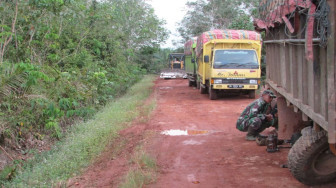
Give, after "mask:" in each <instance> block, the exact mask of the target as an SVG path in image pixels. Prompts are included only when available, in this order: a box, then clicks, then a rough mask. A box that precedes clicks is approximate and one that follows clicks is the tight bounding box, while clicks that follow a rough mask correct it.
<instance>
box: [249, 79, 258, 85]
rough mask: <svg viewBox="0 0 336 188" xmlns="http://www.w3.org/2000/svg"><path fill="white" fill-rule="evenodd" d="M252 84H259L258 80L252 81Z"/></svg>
mask: <svg viewBox="0 0 336 188" xmlns="http://www.w3.org/2000/svg"><path fill="white" fill-rule="evenodd" d="M250 84H258V80H250Z"/></svg>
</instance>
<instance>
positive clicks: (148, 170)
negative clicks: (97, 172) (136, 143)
mask: <svg viewBox="0 0 336 188" xmlns="http://www.w3.org/2000/svg"><path fill="white" fill-rule="evenodd" d="M131 163H133V164H134V166H135V167H134V168H133V169H131V170H129V172H128V174H127V175H126V177H125V180H124V182H123V183H122V184H121V185H120V188H138V187H143V186H145V185H146V184H150V183H152V182H155V181H156V178H157V177H156V171H157V164H156V160H155V159H154V158H153V157H151V156H150V155H148V154H147V153H146V152H145V150H144V149H143V147H142V146H140V147H138V149H137V151H136V152H135V154H134V155H133V157H132V159H131Z"/></svg>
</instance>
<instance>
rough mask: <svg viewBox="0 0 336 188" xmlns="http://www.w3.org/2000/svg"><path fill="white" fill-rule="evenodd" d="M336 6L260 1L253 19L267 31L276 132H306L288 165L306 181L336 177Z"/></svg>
mask: <svg viewBox="0 0 336 188" xmlns="http://www.w3.org/2000/svg"><path fill="white" fill-rule="evenodd" d="M335 9H336V1H335V0H314V1H311V0H261V1H260V19H258V20H255V25H256V29H257V30H265V31H266V37H265V40H264V44H265V45H266V78H267V84H268V86H269V87H270V89H272V90H273V91H274V92H275V93H276V94H277V96H278V99H277V104H278V112H279V130H278V134H279V135H278V136H279V138H282V139H290V138H291V137H292V135H293V134H294V133H296V132H301V133H302V136H301V137H300V138H299V139H298V140H297V141H296V142H295V144H294V145H293V147H292V148H291V150H290V151H289V154H288V166H289V169H290V171H291V173H292V174H293V176H294V177H295V178H297V179H298V180H299V181H300V182H302V183H304V184H307V185H316V184H321V183H325V182H329V181H335V179H336V145H335V144H336V127H335V117H336V116H335V106H336V105H335V101H336V99H335V97H336V96H335V84H336V82H335V71H336V70H335V68H336V66H335V65H336V61H335V54H336V49H335V45H336V40H335V38H336V34H335V27H336V25H335V17H336V14H335ZM307 122H308V123H307ZM307 124H308V126H307Z"/></svg>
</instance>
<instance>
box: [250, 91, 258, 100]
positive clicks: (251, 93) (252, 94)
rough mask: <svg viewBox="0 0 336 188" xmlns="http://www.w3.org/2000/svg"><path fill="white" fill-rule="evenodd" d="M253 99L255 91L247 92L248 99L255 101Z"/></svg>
mask: <svg viewBox="0 0 336 188" xmlns="http://www.w3.org/2000/svg"><path fill="white" fill-rule="evenodd" d="M255 97H256V94H255V90H252V91H249V98H250V99H255Z"/></svg>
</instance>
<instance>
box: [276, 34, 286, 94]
mask: <svg viewBox="0 0 336 188" xmlns="http://www.w3.org/2000/svg"><path fill="white" fill-rule="evenodd" d="M280 35H281V36H280V37H281V39H284V38H285V36H284V33H283V32H281V33H280ZM279 47H280V51H279V55H280V57H279V61H280V63H279V66H280V69H278V70H279V71H280V73H279V84H280V85H281V87H282V88H285V89H286V90H287V88H286V85H287V80H286V78H287V77H286V71H287V69H286V67H288V65H287V62H286V48H287V47H288V46H286V43H284V44H280V45H279Z"/></svg>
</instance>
